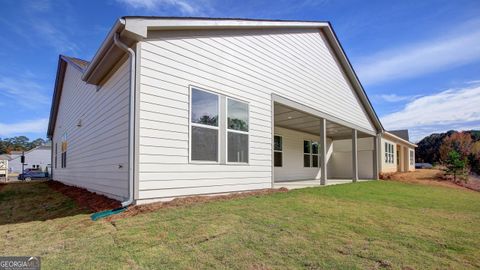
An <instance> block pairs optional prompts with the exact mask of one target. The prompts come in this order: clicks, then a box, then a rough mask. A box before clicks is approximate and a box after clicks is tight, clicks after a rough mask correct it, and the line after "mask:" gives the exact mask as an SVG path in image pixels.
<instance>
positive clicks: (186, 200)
mask: <svg viewBox="0 0 480 270" xmlns="http://www.w3.org/2000/svg"><path fill="white" fill-rule="evenodd" d="M277 192H288V189H286V188H279V189H262V190H257V191H249V192H238V193H231V194H228V195H218V196H190V197H182V198H176V199H173V200H171V201H168V202H156V203H150V204H144V205H135V206H131V207H129V208H128V209H127V210H126V211H125V212H123V213H120V214H118V215H115V216H111V217H109V218H107V220H110V221H112V220H115V219H119V218H126V217H132V216H136V215H138V214H142V213H148V212H153V211H156V210H159V209H163V208H172V207H181V206H188V205H194V204H201V203H206V202H214V201H227V200H232V199H238V198H246V197H252V196H255V197H258V196H262V195H267V194H272V193H277Z"/></svg>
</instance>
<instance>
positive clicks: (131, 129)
mask: <svg viewBox="0 0 480 270" xmlns="http://www.w3.org/2000/svg"><path fill="white" fill-rule="evenodd" d="M113 43H114V44H115V45H116V46H118V47H119V48H120V49H122V50H123V51H125V52H126V53H128V54H129V57H128V58H129V60H130V95H129V112H128V199H127V200H126V201H123V202H122V207H127V206H129V205H131V204H132V203H133V200H134V198H133V196H134V190H133V185H134V181H135V179H134V177H135V171H134V168H135V151H134V147H135V94H136V92H135V77H136V76H135V74H136V67H135V62H136V61H135V51H134V50H133V49H131V48H130V47H128V46H127V45H125V43H123V42H122V41H121V40H120V35H119V34H118V33H115V34H114V36H113Z"/></svg>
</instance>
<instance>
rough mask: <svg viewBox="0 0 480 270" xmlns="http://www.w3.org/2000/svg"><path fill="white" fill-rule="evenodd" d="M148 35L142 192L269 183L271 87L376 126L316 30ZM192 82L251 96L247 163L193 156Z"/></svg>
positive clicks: (224, 188) (165, 192)
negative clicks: (202, 161)
mask: <svg viewBox="0 0 480 270" xmlns="http://www.w3.org/2000/svg"><path fill="white" fill-rule="evenodd" d="M150 34H151V36H155V38H154V39H151V40H149V41H145V42H141V43H140V47H141V53H140V55H141V60H140V67H139V72H140V82H139V83H140V123H139V125H140V138H139V140H140V149H139V150H140V152H139V155H140V162H139V177H140V179H139V181H140V184H139V189H140V190H139V194H140V199H149V198H155V197H170V196H180V195H187V194H204V193H216V192H227V191H238V190H250V189H258V188H268V187H270V186H271V176H272V167H271V138H272V134H271V128H272V127H271V125H272V124H271V113H272V107H271V94H272V93H275V94H278V95H281V96H283V97H286V98H289V99H291V100H294V101H296V102H299V103H302V104H304V105H306V106H310V107H312V108H315V109H317V110H319V111H322V112H324V113H326V114H329V115H332V116H334V117H337V118H340V119H342V120H344V121H347V122H350V123H353V124H355V125H357V126H360V127H362V128H365V129H368V130H371V131H373V130H374V127H373V126H372V124H371V123H370V121H369V119H368V116H367V115H366V113H365V112H364V109H363V107H362V106H361V105H360V102H359V101H358V98H357V97H356V95H355V94H354V90H353V89H352V87H351V86H350V84H349V83H348V82H347V80H346V77H345V76H344V74H343V72H342V70H341V68H340V66H339V65H338V63H337V61H336V60H335V58H334V56H333V55H332V52H331V51H330V50H329V48H328V46H327V45H326V43H325V39H324V37H323V36H322V34H321V33H320V32H319V31H318V30H249V31H195V32H191V31H183V32H168V31H162V32H158V33H155V32H154V33H150ZM190 85H193V86H198V87H202V88H205V89H209V90H211V91H215V92H218V93H220V94H223V95H227V96H231V97H234V98H239V99H242V100H246V101H248V102H249V104H250V127H251V133H250V148H249V149H250V163H249V165H199V164H190V163H188V147H189V142H188V133H189V128H188V121H189V120H188V119H189V112H188V103H189V97H188V93H189V88H188V87H189V86H190ZM180 179H181V180H182V181H179V180H180ZM172 181H177V182H172Z"/></svg>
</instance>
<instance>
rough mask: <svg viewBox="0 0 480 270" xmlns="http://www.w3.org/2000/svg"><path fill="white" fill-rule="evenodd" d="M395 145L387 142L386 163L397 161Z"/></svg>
mask: <svg viewBox="0 0 480 270" xmlns="http://www.w3.org/2000/svg"><path fill="white" fill-rule="evenodd" d="M394 157H395V155H394V146H393V144H391V143H388V142H385V163H391V164H393V163H395V159H394Z"/></svg>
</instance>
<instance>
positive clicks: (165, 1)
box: [117, 0, 205, 16]
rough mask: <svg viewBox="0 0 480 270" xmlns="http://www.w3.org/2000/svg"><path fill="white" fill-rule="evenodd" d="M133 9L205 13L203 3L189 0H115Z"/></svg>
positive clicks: (192, 13) (184, 13)
mask: <svg viewBox="0 0 480 270" xmlns="http://www.w3.org/2000/svg"><path fill="white" fill-rule="evenodd" d="M117 2H119V3H121V4H124V5H126V6H128V7H130V8H133V9H140V10H145V11H151V12H159V11H167V10H168V9H169V8H173V9H175V10H177V11H179V12H180V13H181V14H183V15H196V16H200V15H205V5H204V4H205V3H203V2H201V1H191V0H190V1H189V0H117Z"/></svg>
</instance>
